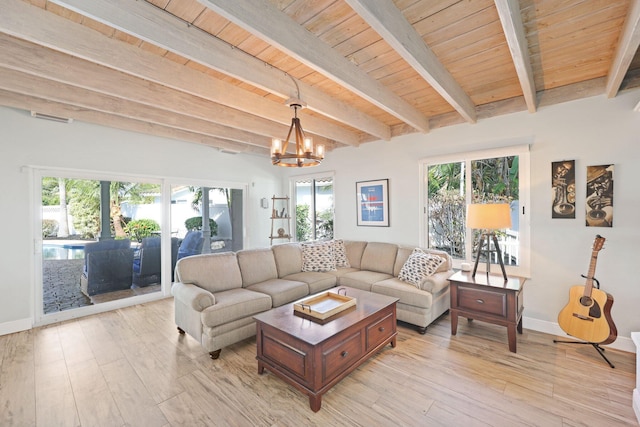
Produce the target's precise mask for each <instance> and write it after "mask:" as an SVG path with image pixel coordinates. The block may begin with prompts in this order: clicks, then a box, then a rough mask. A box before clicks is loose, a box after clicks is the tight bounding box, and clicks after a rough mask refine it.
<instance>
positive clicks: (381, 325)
mask: <svg viewBox="0 0 640 427" xmlns="http://www.w3.org/2000/svg"><path fill="white" fill-rule="evenodd" d="M395 330H396V321H395V318H394V316H393V312H392V313H389V314H387V315H386V316H384V317H383V318H382V319H380V320H378V321H376V322H374V323H372V324H371V325H368V326H367V328H366V333H367V351H369V350H370V349H372V348H374V347H375V346H377V345H378V344H380V343H382V342H384V341H385V340H388V339H389V338H391V336H392V335H393V333H394V332H395Z"/></svg>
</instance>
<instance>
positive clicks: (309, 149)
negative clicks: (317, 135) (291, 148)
mask: <svg viewBox="0 0 640 427" xmlns="http://www.w3.org/2000/svg"><path fill="white" fill-rule="evenodd" d="M304 152H305V153H309V154H311V153H313V139H311V138H310V137H306V138H305V139H304Z"/></svg>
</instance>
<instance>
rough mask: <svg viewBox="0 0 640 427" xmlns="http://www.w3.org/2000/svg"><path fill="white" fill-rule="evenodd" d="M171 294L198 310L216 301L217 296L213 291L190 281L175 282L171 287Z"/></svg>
mask: <svg viewBox="0 0 640 427" xmlns="http://www.w3.org/2000/svg"><path fill="white" fill-rule="evenodd" d="M171 295H173V297H174V298H175V299H177V300H178V301H180V302H181V303H183V304H184V305H186V306H187V307H191V308H193V309H194V310H195V311H198V312H201V311H202V310H204V309H205V308H207V307H211V306H212V305H214V304H215V303H216V297H215V296H214V295H213V294H212V293H211V292H209V291H207V290H206V289H202V288H199V287H197V286H195V285H191V284H188V283H181V282H176V283H174V284H173V286H172V287H171Z"/></svg>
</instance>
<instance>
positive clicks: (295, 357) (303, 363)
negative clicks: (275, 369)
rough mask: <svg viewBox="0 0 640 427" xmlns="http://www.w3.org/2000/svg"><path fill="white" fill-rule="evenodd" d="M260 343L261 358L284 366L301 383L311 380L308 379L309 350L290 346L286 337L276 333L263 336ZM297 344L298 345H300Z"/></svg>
mask: <svg viewBox="0 0 640 427" xmlns="http://www.w3.org/2000/svg"><path fill="white" fill-rule="evenodd" d="M261 343H262V349H261V351H262V355H263V357H265V358H266V359H269V360H271V361H272V362H274V363H279V364H282V365H283V366H286V367H287V370H288V371H289V372H291V373H292V374H293V375H295V376H297V377H298V378H299V379H300V380H301V381H304V382H308V381H310V380H311V379H310V378H309V377H310V370H309V361H308V359H309V349H304V348H300V347H296V346H294V345H292V343H290V342H288V341H286V337H283V336H282V334H281V333H278V332H274V333H273V334H271V335H263V336H262V340H261ZM297 344H298V345H299V344H300V343H297ZM301 347H303V346H301Z"/></svg>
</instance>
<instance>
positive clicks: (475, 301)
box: [458, 285, 507, 318]
mask: <svg viewBox="0 0 640 427" xmlns="http://www.w3.org/2000/svg"><path fill="white" fill-rule="evenodd" d="M458 308H460V309H462V310H464V309H470V310H473V311H475V312H482V313H486V314H492V315H494V316H499V317H504V318H506V317H507V295H506V294H505V293H502V292H492V291H489V290H482V289H475V288H467V287H465V286H460V285H459V286H458Z"/></svg>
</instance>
